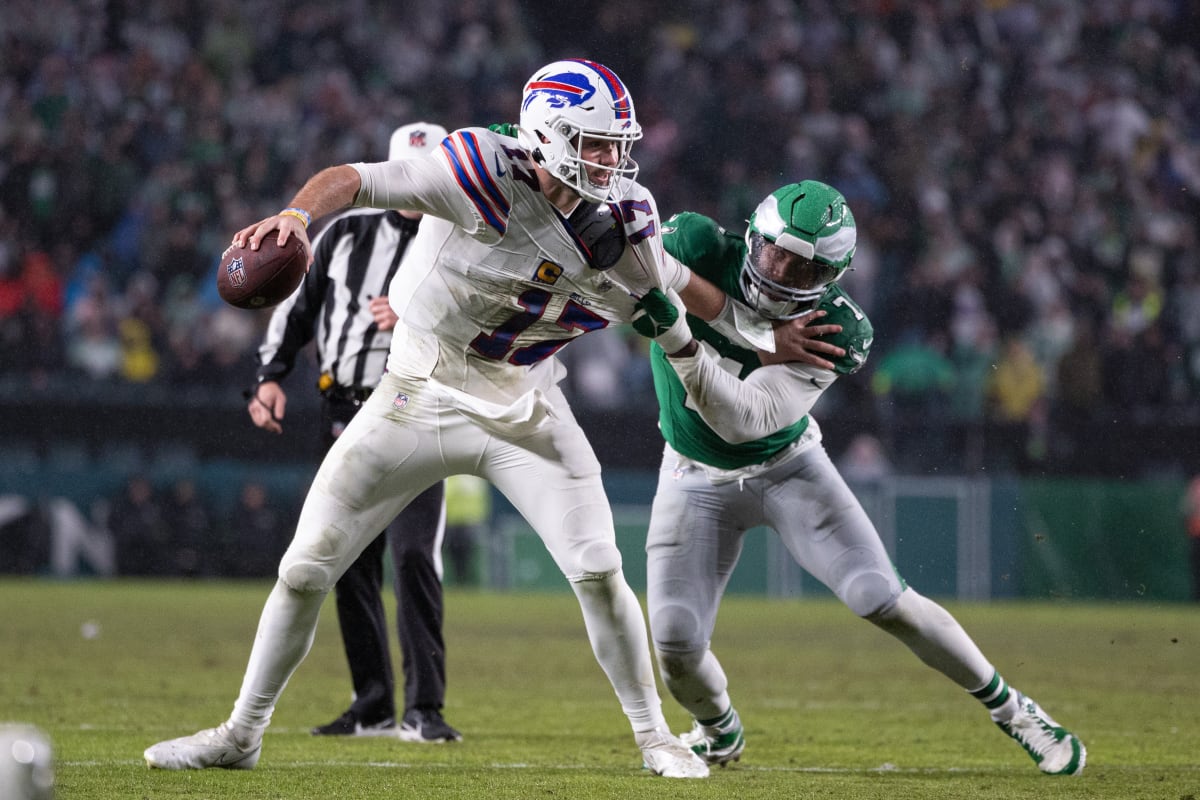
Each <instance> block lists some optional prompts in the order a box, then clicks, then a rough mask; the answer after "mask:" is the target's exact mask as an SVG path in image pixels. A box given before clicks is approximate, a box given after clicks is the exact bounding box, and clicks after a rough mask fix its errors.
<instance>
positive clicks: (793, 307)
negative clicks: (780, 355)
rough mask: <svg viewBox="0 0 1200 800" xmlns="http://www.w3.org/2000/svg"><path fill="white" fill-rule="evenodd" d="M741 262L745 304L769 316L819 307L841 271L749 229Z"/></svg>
mask: <svg viewBox="0 0 1200 800" xmlns="http://www.w3.org/2000/svg"><path fill="white" fill-rule="evenodd" d="M746 243H747V245H748V246H749V248H750V250H749V252H747V253H746V260H745V262H744V263H743V264H742V275H741V281H742V293H743V294H744V295H745V296H746V303H747V305H749V306H750V307H751V308H753V309H754V310H755V311H757V312H758V313H759V314H761V315H763V316H764V317H766V318H767V319H795V318H796V317H798V316H800V315H802V314H806V313H808V312H809V311H811V310H812V309H813V307H814V306H816V304H817V301H818V300H820V299H821V295H823V294H825V290H826V289H827V288H829V284H831V283H833V282H834V281H836V280H837V279H838V278H839V277H840V276H841V274H842V270H841V269H839V268H837V267H835V266H833V265H831V264H822V263H820V262H817V261H813V260H812V259H808V258H805V257H804V256H802V255H798V254H796V253H792V252H790V251H788V250H785V249H784V248H783V247H781V246H779V245H778V244H775V243H772V242H769V241H767V238H766V237H765V236H763V235H762V234H761V233H752V232H750V231H747V232H746Z"/></svg>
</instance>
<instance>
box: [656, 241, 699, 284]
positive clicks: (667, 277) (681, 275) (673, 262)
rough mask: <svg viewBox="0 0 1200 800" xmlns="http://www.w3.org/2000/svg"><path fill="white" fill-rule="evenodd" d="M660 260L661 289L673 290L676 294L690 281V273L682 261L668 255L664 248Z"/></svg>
mask: <svg viewBox="0 0 1200 800" xmlns="http://www.w3.org/2000/svg"><path fill="white" fill-rule="evenodd" d="M662 259H663V260H662V265H663V268H662V279H663V288H664V289H674V290H675V293H676V294H678V293H679V292H681V291H683V289H684V287H685V286H687V285H688V282H689V281H691V279H692V271H691V270H690V269H688V268H687V266H686V265H685V264H684V263H683V262H682V261H680V260H679V259H677V258H676V257H675V256H673V255H671V254H670V253H668V252H667V251H666V249H665V248H664V249H663V250H662Z"/></svg>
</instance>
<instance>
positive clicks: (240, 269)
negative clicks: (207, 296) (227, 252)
mask: <svg viewBox="0 0 1200 800" xmlns="http://www.w3.org/2000/svg"><path fill="white" fill-rule="evenodd" d="M228 271H229V283H230V285H232V286H241V285H242V284H243V283H245V282H246V268H245V267H244V266H243V265H242V260H241V259H240V258H235V259H234V260H233V261H230V262H229V267H228Z"/></svg>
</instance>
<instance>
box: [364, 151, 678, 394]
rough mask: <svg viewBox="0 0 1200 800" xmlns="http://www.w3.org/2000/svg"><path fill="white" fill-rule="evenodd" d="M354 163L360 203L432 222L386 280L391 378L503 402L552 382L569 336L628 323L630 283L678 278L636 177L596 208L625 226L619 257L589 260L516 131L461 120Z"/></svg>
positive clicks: (643, 285)
mask: <svg viewBox="0 0 1200 800" xmlns="http://www.w3.org/2000/svg"><path fill="white" fill-rule="evenodd" d="M354 166H355V168H356V169H357V170H358V172H359V174H360V176H361V178H362V188H361V190H360V192H359V195H358V197H357V198H356V203H357V204H358V205H369V206H375V207H381V208H405V209H413V210H417V211H422V212H424V213H425V214H427V215H430V216H432V217H438V218H440V220H434V219H428V218H427V219H426V222H425V223H423V224H422V226H421V231H420V233H419V234H418V236H417V239H416V241H415V242H414V244H413V247H414V248H415V249H416V251H417V252H416V253H414V257H413V258H412V259H410V264H411V265H412V266H413V267H414V268H413V269H407V268H406V269H404V270H400V271H399V272H398V273H397V275H396V279H395V280H394V281H393V284H392V286H391V287H390V289H389V297H391V298H392V303H393V306H394V308H395V310H396V312H397V314H398V315H399V318H400V320H399V323H398V324H397V326H396V331H395V333H394V336H393V339H392V349H391V354H390V356H389V359H388V371H389V372H391V373H393V374H395V375H398V376H401V377H405V378H430V379H433V380H436V381H437V382H439V383H441V384H443V385H445V386H448V387H450V388H452V389H457V390H459V391H461V392H464V393H466V394H468V395H471V396H473V397H476V398H480V399H483V400H486V401H489V402H491V403H497V404H500V405H502V406H510V405H511V404H513V403H515V402H517V401H518V400H519V399H520V398H522V396H524V395H527V394H528V393H529V392H531V391H533V390H536V389H541V390H542V391H545V390H547V389H548V388H549V387H551V386H553V384H554V383H556V382H557V381H559V380H560V379H561V378H562V376H563V375H564V374H565V369H564V368H563V367H562V366H561V364H560V363H559V362H558V360H557V359H556V358H555V357H554V354H555V353H556V352H557V351H558V350H559V349H560V348H561V347H562V346H563V345H565V344H566V343H567V342H569V341H571V340H572V339H574V338H576V337H577V336H582V335H583V334H585V333H587V332H589V331H596V330H600V329H602V328H605V327H607V326H609V325H611V324H613V323H621V322H627V321H628V320H629V319H630V316H631V315H632V313H633V308H634V303H635V302H636V298H634V297H633V296H632V295H631V293H630V289H631V288H632V289H634V290H636V291H638V293H639V294H640V293H641V292H642V291H645V289H647V288H649V287H650V286H680V285H681V284H686V282H687V277H686V274H684V273H681V272H679V271H678V269H676V268H672V269H671V270H670V273H669V274H668V275H667V276H664V275H663V274H662V272H663V251H662V240H661V236H660V222H659V218H658V209H657V207H656V205H655V203H654V198H653V196H652V195H651V194H650V193H649V192H648V191H647V190H646V189H645V188H644V187H642V186H641V185H639V184H636V183H634V184H632V185H631V186H630V187H629V190H628V191H627V192H626V194H625V196H624V199H622V200H620V201H617V202H614V203H611V204H609V206H608V209H601V212H602V213H611V214H615V215H617V220H618V221H619V223H620V225H621V228H622V230H623V231H624V234H625V242H626V243H625V247H624V251H623V253H622V255H621V257H620V259H619V260H618V261H617V263H616V264H615V265H614V266H613V267H612V268H611V269H608V270H603V271H601V270H599V269H596V268H594V267H592V266H590V265H589V263H588V254H587V248H586V245H584V244H583V242H582V241H581V240H580V239H579V237H578V236H577V235H576V233H575V232H574V231H573V229H572V227H571V226H570V224H569V223H568V222H567V221H566V219H565V218H564V217H563V216H562V215H561V214H560V213H559V212H558V210H557V209H556V208H555V207H554V206H553V205H552V204H551V203H550V202H549V201H548V200H547V199H546V198H545V197H544V196H543V195H542V193H541V191H540V189H539V188H538V183H537V178H536V175H535V174H534V172H533V167H532V162H531V161H530V158H529V156H528V154H527V153H526V152H525V151H524V150H522V149H521V148H520V147H519V146H518V144H517V141H516V139H514V138H511V137H507V136H501V135H499V134H497V133H494V132H492V131H489V130H487V129H484V128H466V129H463V130H459V131H455V132H454V133H452V134H451V135H450V136H448V137H447V138H446V139H445V140H443V142H442V144H441V146H440V147H439V148H438V150H437V151H436V152H435V153H433V154H431V155H430V156H429V157H427V158H422V159H408V160H403V161H389V162H384V163H380V164H356V165H354ZM443 220H444V221H443ZM421 264H426V265H427V267H425V268H423V269H422V268H420V265H421ZM627 287H628V288H627Z"/></svg>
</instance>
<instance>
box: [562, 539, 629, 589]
mask: <svg viewBox="0 0 1200 800" xmlns="http://www.w3.org/2000/svg"><path fill="white" fill-rule="evenodd" d="M577 563H578V567H579V574H578V575H576V576H575V577H572V578H571V581H572V582H580V581H596V580H601V579H603V578H607V577H608V576H610V575H615V574H617V573H618V572H620V570H621V551H620V550H618V549H617V546H616V545H615V544H613V543H612V542H594V543H592V544H589V545H587V546H586V547H584V548H583V549H582V550H581V551H580V553H579V559H578V562H577Z"/></svg>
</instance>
